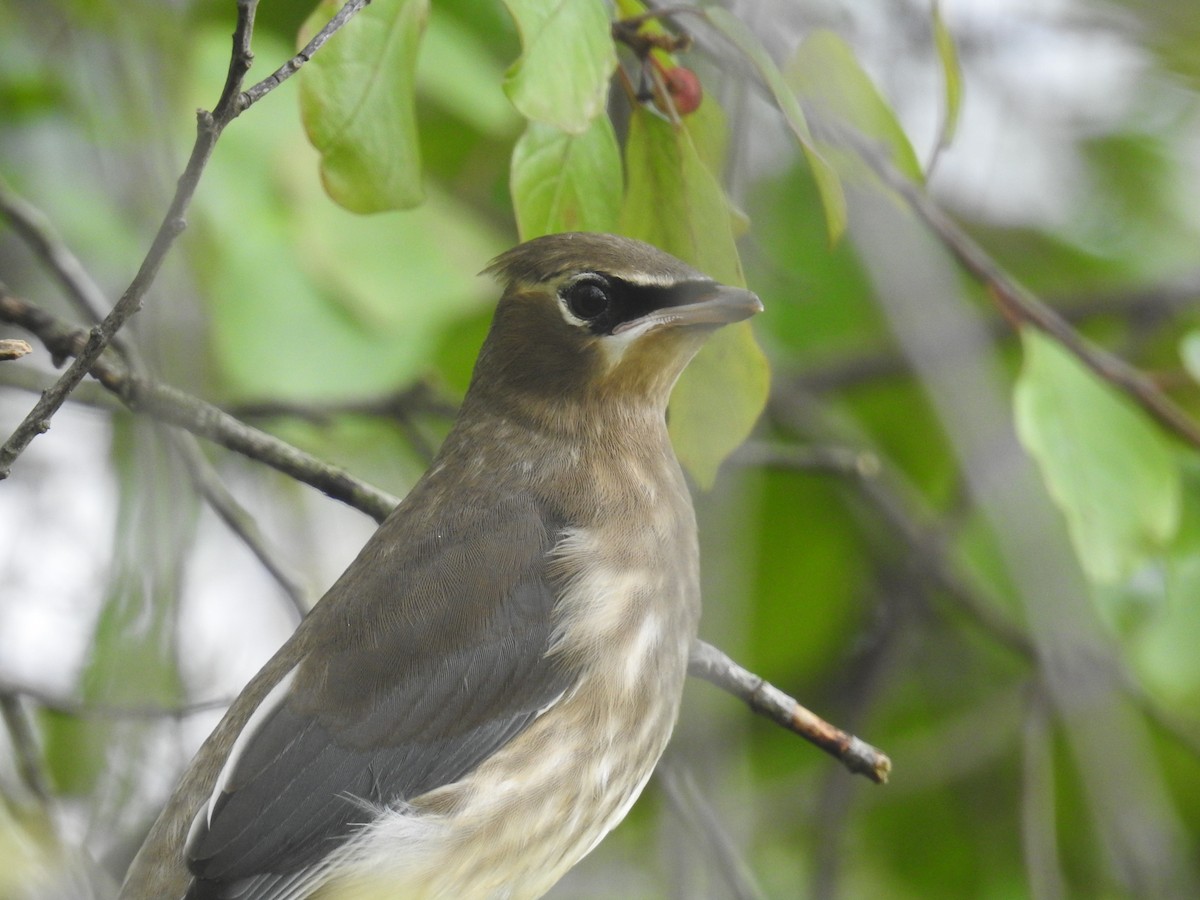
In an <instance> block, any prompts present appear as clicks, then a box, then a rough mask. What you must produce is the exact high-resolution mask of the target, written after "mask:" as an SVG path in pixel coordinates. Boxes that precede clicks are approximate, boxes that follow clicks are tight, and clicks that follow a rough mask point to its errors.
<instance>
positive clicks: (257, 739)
mask: <svg viewBox="0 0 1200 900" xmlns="http://www.w3.org/2000/svg"><path fill="white" fill-rule="evenodd" d="M488 271H489V272H491V273H493V274H495V275H496V276H497V277H498V278H499V279H500V280H501V281H502V282H503V283H504V284H505V285H506V290H505V292H504V296H503V298H502V299H501V302H500V304H499V306H498V308H497V311H496V315H495V318H494V321H493V324H492V328H491V331H490V332H489V334H488V337H487V340H486V341H485V343H484V347H483V349H482V351H481V353H480V356H479V361H478V363H477V365H476V368H475V373H474V376H473V378H472V382H471V387H470V389H469V390H468V392H467V396H466V398H465V400H464V402H463V407H462V410H461V412H460V414H459V417H458V419H457V421H456V423H455V425H454V428H453V429H452V430H451V432H450V434H449V436H448V437H447V439H446V441H445V443H444V445H443V447H442V449H441V451H440V452H439V454H438V456H437V459H436V460H435V461H434V463H433V465H432V467H431V468H430V470H429V471H428V472H427V473H426V474H425V475H424V476H423V477H422V478H421V480H420V481H419V482H418V483H417V485H416V486H415V487H414V488H413V490H412V491H411V492H410V493H409V495H408V496H407V497H406V498H405V499H404V501H403V502H402V503H401V504H400V505H399V506H398V507H397V508H396V510H395V511H394V512H393V513H392V514H391V516H389V517H388V519H387V520H386V521H385V522H384V523H383V524H382V525H381V526H380V528H379V530H378V531H377V532H376V533H375V535H374V536H373V537H372V538H371V539H370V541H369V542H368V543H367V545H366V546H365V547H364V548H363V550H362V552H361V553H360V554H359V556H358V557H357V558H356V559H355V561H354V562H353V563H352V564H351V565H350V567H349V568H348V569H347V570H346V572H345V574H343V575H342V577H341V578H340V579H338V581H337V582H336V583H335V584H334V585H333V587H332V588H330V590H329V592H328V593H327V594H326V595H325V597H324V598H322V600H321V601H320V602H319V603H318V604H317V605H316V606H315V607H314V609H313V611H312V612H311V613H310V614H309V615H308V616H307V617H306V618H305V620H304V621H303V623H302V624H301V625H300V627H299V628H298V629H297V631H296V633H295V634H294V635H293V636H292V638H291V639H290V640H288V641H287V643H285V644H284V646H283V647H282V648H281V649H280V650H279V652H278V653H276V655H275V656H274V657H273V658H272V659H271V661H270V662H269V663H268V664H267V665H266V666H265V667H264V669H263V670H262V671H261V672H260V673H259V674H258V675H257V676H255V678H254V679H253V680H252V681H251V682H250V684H249V685H248V686H247V687H246V689H245V691H243V693H242V694H241V696H239V697H238V699H237V700H236V701H235V703H234V704H233V706H232V707H230V709H229V711H228V713H227V714H226V716H225V718H224V719H223V720H222V722H221V724H220V725H219V726H218V727H217V729H216V731H215V732H214V733H213V735H212V736H211V737H210V738H209V739H208V741H206V742H205V744H204V745H203V747H201V749H200V751H199V753H198V754H197V756H196V759H195V760H194V761H193V763H192V765H191V767H190V768H189V770H188V772H187V773H186V774H185V775H184V778H183V780H182V782H181V783H180V785H179V788H178V789H177V790H176V792H175V794H174V796H173V797H172V798H171V800H170V802H169V803H168V804H167V807H166V808H165V809H164V811H163V813H162V815H161V816H160V817H159V820H158V822H157V823H156V824H155V826H154V828H153V829H152V830H151V833H150V835H149V837H148V838H147V840H146V843H145V845H144V846H143V848H142V850H141V852H140V853H139V854H138V857H137V858H136V859H135V861H134V863H133V865H132V866H131V868H130V872H129V875H128V877H127V879H126V884H125V887H124V889H123V892H122V897H124V898H139V900H141V898H179V897H185V896H186V897H188V898H203V897H239V898H244V900H267V898H271V900H282V898H299V897H307V896H310V895H311V894H312V893H313V892H314V891H317V890H320V889H322V888H323V887H325V886H329V887H330V888H338V889H343V890H347V891H349V894H348V895H349V896H374V895H376V894H378V895H380V896H397V897H406V898H425V897H428V898H435V897H436V898H441V897H454V898H457V900H462V898H525V897H537V896H540V895H541V894H542V893H544V892H545V891H546V890H548V889H549V888H550V887H551V886H552V885H553V884H554V882H555V881H557V880H558V879H559V878H560V877H561V876H562V875H563V873H565V872H566V871H567V870H568V869H569V868H570V867H571V866H572V865H574V863H575V862H577V861H578V860H579V858H581V857H582V856H583V855H584V854H586V853H587V852H588V851H589V850H590V849H591V848H592V847H593V846H594V845H595V844H596V842H598V841H599V840H600V838H601V837H603V835H604V834H605V833H606V832H607V831H608V830H609V829H610V828H612V827H613V826H614V825H615V824H616V823H617V822H618V821H620V819H621V818H622V817H623V816H624V814H625V812H626V811H627V810H628V808H629V806H630V805H631V804H632V802H633V800H634V799H635V798H636V797H637V795H638V793H639V792H640V791H641V788H642V786H643V785H644V784H645V781H646V779H647V778H648V777H649V775H650V773H651V771H652V770H653V768H654V765H655V763H656V762H657V760H658V758H659V756H660V755H661V753H662V751H663V748H664V747H665V745H666V742H667V739H668V738H669V736H670V733H671V729H672V727H673V724H674V721H675V717H676V713H677V711H678V705H679V696H680V693H681V691H682V686H683V680H684V676H685V674H686V669H687V654H688V647H689V645H690V643H691V641H692V638H693V637H694V635H695V630H696V622H697V619H698V617H699V584H698V560H697V550H696V532H695V520H694V516H693V513H692V507H691V501H690V498H689V496H688V492H687V488H686V485H685V484H684V480H683V476H682V474H681V472H680V470H679V466H678V464H677V462H676V461H675V457H674V454H673V452H672V450H671V446H670V443H669V440H668V438H667V433H666V428H665V410H666V403H667V398H668V396H669V394H670V390H671V387H672V385H673V384H674V382H675V379H676V378H677V377H678V375H679V373H680V372H681V371H682V370H683V368H684V366H685V365H686V364H687V362H688V361H689V360H690V359H691V357H692V355H693V354H694V353H695V351H696V350H697V349H698V348H699V346H700V345H701V343H702V342H703V340H704V338H705V336H706V335H707V334H708V333H710V332H711V331H712V330H713V329H714V328H716V327H718V326H719V325H721V324H724V323H726V322H732V321H737V320H739V319H744V318H746V317H748V316H750V315H753V314H754V313H755V312H757V311H758V310H759V309H760V308H761V306H760V304H759V302H758V299H757V298H756V297H754V295H753V294H750V293H749V292H746V291H741V290H738V289H734V288H725V287H722V286H720V285H717V284H715V283H714V282H712V281H711V280H710V279H707V278H705V277H704V276H703V275H701V274H700V273H699V272H697V271H695V270H694V269H692V268H690V267H688V266H686V265H684V264H683V263H681V262H679V261H678V260H676V259H674V258H673V257H670V256H668V255H666V254H664V253H661V252H660V251H658V250H655V249H654V248H652V247H649V246H648V245H645V244H642V243H639V242H637V241H631V240H627V239H623V238H618V237H614V236H611V235H596V234H563V235H553V236H549V237H544V238H539V239H537V240H534V241H530V242H529V243H526V244H523V245H521V246H519V247H517V248H515V249H513V250H511V251H509V252H508V253H506V254H504V255H503V256H501V257H500V258H499V259H497V260H496V261H495V262H493V263H492V265H491V266H490V267H489V269H488ZM239 735H241V737H239ZM339 896H342V895H339Z"/></svg>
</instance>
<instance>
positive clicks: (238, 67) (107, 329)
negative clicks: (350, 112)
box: [0, 0, 366, 480]
mask: <svg viewBox="0 0 1200 900" xmlns="http://www.w3.org/2000/svg"><path fill="white" fill-rule="evenodd" d="M365 5H366V0H351V2H349V3H347V4H346V6H345V7H343V8H342V10H341V11H340V12H339V13H338V15H337V16H335V17H334V20H333V21H331V22H330V23H329V24H328V25H326V27H325V28H323V29H322V30H321V33H320V34H318V36H317V37H316V38H314V39H313V41H312V42H310V47H311V49H309V48H305V51H302V53H303V52H307V53H308V56H309V57H311V55H312V54H313V53H315V52H316V51H317V50H318V49H320V47H321V45H322V44H324V43H325V41H327V40H328V39H329V37H330V36H331V35H332V34H333V33H334V32H335V31H337V30H338V29H339V28H341V27H342V25H344V24H345V23H346V22H347V21H349V20H350V18H351V17H352V16H353V15H354V14H355V13H356V12H358V10H359V9H361V8H362V7H363V6H365ZM257 8H258V0H238V4H237V25H236V26H235V28H234V32H233V52H232V54H231V56H230V60H229V69H228V72H227V74H226V77H225V86H224V88H223V89H222V91H221V96H220V98H219V99H218V101H217V104H216V106H215V107H214V108H213V110H212V112H208V111H205V110H200V111H199V112H198V113H197V114H196V141H195V143H194V144H193V145H192V152H191V155H190V157H189V158H188V162H187V166H186V167H185V169H184V171H183V174H182V175H181V176H180V178H179V182H178V184H177V187H176V190H175V196H174V197H173V198H172V200H171V203H170V206H169V207H168V208H167V212H166V215H165V216H164V217H163V220H162V223H161V224H160V225H159V228H158V231H157V233H156V234H155V236H154V240H153V241H152V242H151V245H150V249H149V251H148V252H147V253H146V256H145V258H144V259H143V260H142V264H141V266H140V267H139V269H138V272H137V274H136V275H135V276H134V278H133V281H132V282H130V284H129V287H128V288H126V290H125V293H124V294H122V295H121V298H120V299H119V300H118V301H117V302H116V304H115V305H114V306H113V307H112V309H111V310H109V312H108V314H107V315H106V316H105V317H104V320H103V321H102V322H100V324H99V325H97V326H95V327H94V328H92V329H91V331H90V332H89V334H88V338H87V341H86V343H85V344H84V346H83V347H82V348H81V349H80V350H79V351H77V353H76V354H75V361H74V362H73V363H72V364H71V365H70V366H69V367H68V368H67V370H66V371H65V372H64V373H63V374H62V375H61V376H60V377H59V379H58V381H57V382H56V383H55V384H54V386H53V387H51V388H50V389H49V390H47V391H45V392H44V393H43V394H42V396H41V397H40V398H39V399H38V401H37V403H35V404H34V406H33V408H32V409H31V410H30V411H29V413H28V414H27V415H26V416H25V418H24V420H22V422H21V423H20V424H19V425H18V426H17V428H16V429H15V430H14V431H13V433H12V435H11V436H10V437H9V439H8V440H7V441H6V442H5V443H4V445H3V446H2V447H0V480H2V479H4V478H7V477H8V474H9V471H10V470H11V467H12V464H13V462H14V461H15V460H16V459H17V457H19V456H20V455H21V453H22V452H24V450H25V448H26V447H28V446H29V444H30V442H31V441H32V440H33V439H34V438H35V437H36V436H37V435H39V434H42V433H44V432H46V431H47V430H49V428H50V421H51V419H52V418H53V417H54V414H55V413H56V412H58V410H59V409H60V408H61V407H62V405H63V403H64V402H66V399H67V397H68V396H69V395H70V394H71V392H72V391H73V390H74V389H75V388H76V386H78V384H79V383H80V382H81V381H82V380H83V378H84V376H85V375H86V374H87V373H88V372H90V371H91V369H92V366H93V365H94V364H95V363H96V361H97V360H98V359H99V358H100V355H101V354H102V353H103V352H104V350H105V348H106V347H107V346H108V345H109V344H110V343H111V342H112V341H113V339H114V338H115V337H116V335H117V332H118V331H120V330H121V328H122V326H124V324H125V322H126V321H128V319H129V318H130V316H132V315H133V314H134V313H136V312H137V311H138V309H140V308H141V304H142V298H143V297H144V296H145V295H146V292H147V291H148V290H149V288H150V286H151V285H152V284H153V283H154V279H155V278H156V277H157V275H158V271H159V269H160V268H161V266H162V263H163V260H164V259H165V258H166V255H167V252H168V251H169V250H170V249H171V247H172V245H173V244H174V243H175V239H176V238H177V237H178V236H179V235H180V234H181V233H182V232H183V230H184V228H185V227H186V222H185V220H184V213H185V212H186V211H187V208H188V206H189V205H190V204H191V201H192V197H193V196H194V195H195V192H196V188H197V186H198V185H199V183H200V177H201V175H203V173H204V169H205V167H206V166H207V165H208V161H209V159H210V158H211V156H212V151H213V148H214V147H215V146H216V143H217V139H218V138H220V136H221V133H222V132H223V131H224V130H225V127H226V126H227V125H228V124H229V123H230V122H232V121H233V120H234V119H235V118H237V117H238V115H240V114H241V113H242V112H243V111H244V110H245V109H248V108H249V107H250V105H251V104H253V103H254V102H255V100H257V99H258V98H259V97H261V96H263V95H265V94H266V93H267V92H268V91H270V90H271V88H272V87H274V85H271V86H269V87H265V88H264V89H263V90H261V91H260V92H259V93H258V94H257V95H256V96H253V97H251V96H247V95H243V94H242V90H241V87H242V83H243V81H244V80H245V77H246V73H247V72H248V71H249V70H250V65H251V63H252V62H253V60H254V54H253V53H252V52H251V49H250V44H251V37H252V35H253V32H254V16H255V12H256V10H257ZM318 38H319V40H318ZM293 61H294V58H293ZM300 64H301V63H297V64H296V65H295V68H299V65H300ZM293 71H294V69H293ZM288 74H290V72H289V73H288ZM272 77H274V76H272ZM283 77H286V76H282V77H281V78H280V79H279V80H280V81H282V80H283ZM269 80H270V79H268V81H269ZM276 83H278V82H276ZM255 87H258V85H256V86H255ZM252 90H253V88H252Z"/></svg>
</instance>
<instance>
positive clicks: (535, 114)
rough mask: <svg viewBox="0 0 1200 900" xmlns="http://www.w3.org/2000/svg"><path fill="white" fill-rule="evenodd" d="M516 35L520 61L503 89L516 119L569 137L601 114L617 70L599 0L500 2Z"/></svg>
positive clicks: (585, 127)
mask: <svg viewBox="0 0 1200 900" xmlns="http://www.w3.org/2000/svg"><path fill="white" fill-rule="evenodd" d="M505 5H506V6H507V7H508V11H509V12H510V13H511V14H512V17H513V19H514V20H515V21H516V23H517V30H518V31H520V33H521V47H522V52H521V58H520V59H519V60H517V62H516V63H515V64H514V65H513V67H512V68H511V69H510V70H509V73H508V79H507V81H506V82H505V85H504V89H505V91H507V92H508V96H509V99H510V100H512V102H513V105H514V106H516V108H517V110H518V111H519V112H520V113H521V115H523V116H525V118H527V119H531V120H533V121H535V122H545V123H547V124H550V125H554V126H556V127H558V128H561V129H562V130H563V131H567V132H570V133H572V134H580V133H582V132H583V131H585V130H586V129H587V127H588V125H589V124H590V123H591V121H592V120H593V119H594V118H596V116H597V115H599V114H600V112H601V111H602V110H603V109H604V103H605V100H606V99H607V97H608V78H609V76H610V75H611V74H612V72H613V69H615V68H616V65H617V51H616V49H615V48H614V46H613V41H612V33H611V25H610V23H609V19H608V13H607V11H606V9H605V6H604V3H603V2H602V0H505Z"/></svg>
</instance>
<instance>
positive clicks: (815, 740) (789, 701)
mask: <svg viewBox="0 0 1200 900" xmlns="http://www.w3.org/2000/svg"><path fill="white" fill-rule="evenodd" d="M688 671H689V673H690V674H692V675H694V676H696V677H697V678H703V679H704V680H705V681H708V682H711V683H712V684H715V685H716V686H717V687H719V688H721V690H723V691H726V692H727V693H730V694H733V695H734V696H735V697H737V698H739V699H741V700H743V701H744V702H745V703H746V705H747V706H749V707H750V708H751V709H752V710H753V711H754V712H756V713H758V714H759V715H760V716H765V717H766V718H768V719H770V720H771V721H772V722H774V723H775V724H776V725H780V726H782V727H784V728H786V729H787V730H788V731H791V732H794V733H795V734H798V735H800V737H802V738H804V739H805V740H806V741H808V742H809V743H811V744H814V745H815V746H817V747H819V748H821V749H822V750H824V751H825V752H826V753H828V754H829V755H830V756H832V757H834V758H835V759H837V760H838V761H839V762H841V763H842V765H844V766H845V767H846V768H847V769H849V770H850V771H851V772H854V773H856V774H858V775H865V776H867V777H868V778H870V779H871V780H872V781H874V782H875V783H876V784H884V783H885V782H886V781H887V780H888V775H889V774H891V771H892V761H891V760H890V759H888V758H887V756H886V755H885V754H884V753H882V752H881V751H879V750H877V749H876V748H874V747H872V746H871V745H870V744H868V743H867V742H866V741H863V740H860V739H859V738H857V737H855V736H854V735H852V734H847V733H846V732H844V731H842V730H841V729H840V728H838V727H836V726H834V725H831V724H829V723H828V722H826V721H825V720H824V719H822V718H821V717H820V716H818V715H817V714H816V713H814V712H811V711H810V710H808V709H805V708H804V707H803V706H801V705H800V703H799V702H797V701H796V700H795V699H793V698H792V697H789V696H788V695H787V694H785V693H784V692H783V691H781V690H779V688H777V687H775V686H774V685H773V684H770V683H768V682H766V681H764V680H763V679H762V678H760V677H759V676H758V675H755V674H754V673H753V672H750V671H749V670H747V669H744V668H742V667H741V666H739V665H738V664H737V663H735V662H734V661H733V660H732V659H730V658H729V657H728V656H726V655H725V654H724V653H722V652H721V651H720V650H718V649H717V648H716V647H714V646H713V645H712V644H708V643H705V642H704V641H701V640H696V641H693V642H692V651H691V658H690V660H689V662H688Z"/></svg>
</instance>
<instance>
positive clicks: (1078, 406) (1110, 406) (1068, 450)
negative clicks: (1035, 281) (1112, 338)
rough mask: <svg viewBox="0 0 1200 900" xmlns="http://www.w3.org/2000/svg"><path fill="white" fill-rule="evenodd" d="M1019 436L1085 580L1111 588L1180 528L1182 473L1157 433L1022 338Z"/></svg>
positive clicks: (1095, 384)
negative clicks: (1060, 518)
mask: <svg viewBox="0 0 1200 900" xmlns="http://www.w3.org/2000/svg"><path fill="white" fill-rule="evenodd" d="M1021 338H1022V344H1023V347H1024V350H1025V361H1024V365H1023V367H1022V371H1021V375H1020V378H1019V379H1018V381H1017V386H1016V394H1015V401H1014V402H1015V407H1016V417H1017V419H1016V421H1017V431H1018V433H1019V435H1020V437H1021V441H1022V443H1024V445H1025V447H1026V448H1027V449H1028V450H1029V452H1030V453H1031V454H1032V455H1033V457H1034V458H1035V459H1036V460H1037V462H1038V464H1039V466H1040V467H1041V470H1042V477H1043V478H1044V479H1045V480H1046V485H1047V487H1048V488H1049V490H1050V494H1051V496H1053V497H1054V500H1055V502H1056V503H1057V504H1058V506H1059V507H1060V508H1061V509H1062V511H1063V513H1064V515H1065V516H1066V519H1067V526H1068V529H1069V530H1070V534H1071V540H1072V543H1073V544H1074V546H1075V552H1076V553H1077V554H1078V556H1079V559H1080V561H1081V562H1082V564H1083V568H1084V571H1085V572H1087V574H1088V577H1089V578H1091V579H1092V580H1093V581H1095V582H1097V583H1098V584H1113V583H1115V582H1117V581H1119V580H1120V579H1122V578H1124V577H1126V576H1128V575H1129V574H1130V573H1131V572H1132V571H1133V570H1134V569H1135V568H1136V567H1137V566H1138V565H1139V564H1141V563H1142V562H1143V561H1144V560H1145V559H1146V557H1147V555H1148V554H1150V553H1152V552H1154V551H1156V550H1159V549H1161V548H1162V547H1163V546H1164V545H1165V544H1166V543H1167V542H1168V541H1169V540H1170V539H1171V538H1172V537H1173V536H1174V534H1175V531H1176V529H1177V527H1178V525H1179V505H1180V482H1179V470H1178V467H1177V465H1176V463H1175V461H1174V459H1173V458H1172V456H1171V452H1170V450H1169V448H1168V446H1167V443H1166V440H1165V439H1164V438H1163V437H1162V435H1161V434H1160V433H1159V431H1158V430H1157V428H1156V427H1155V426H1154V425H1153V424H1152V423H1151V422H1150V421H1149V420H1148V419H1147V418H1146V417H1145V415H1144V414H1142V413H1141V412H1140V411H1139V410H1137V409H1135V408H1134V407H1133V405H1132V404H1131V403H1130V402H1129V401H1128V400H1127V399H1125V398H1124V397H1123V396H1121V395H1119V394H1117V393H1116V392H1115V391H1113V390H1112V389H1111V388H1109V387H1108V386H1107V385H1104V384H1102V383H1101V382H1099V381H1098V380H1097V379H1096V377H1095V376H1094V375H1092V373H1091V372H1089V371H1088V370H1086V369H1085V368H1084V367H1083V366H1082V365H1081V364H1080V363H1079V362H1078V361H1077V360H1076V359H1075V358H1074V357H1073V356H1072V355H1071V354H1070V353H1068V352H1067V351H1066V350H1065V349H1063V348H1062V347H1061V346H1060V345H1059V344H1058V343H1057V342H1056V341H1054V340H1052V339H1050V338H1048V337H1046V336H1045V335H1043V334H1041V333H1040V332H1037V331H1034V330H1033V329H1031V328H1025V329H1023V330H1022V332H1021Z"/></svg>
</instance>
